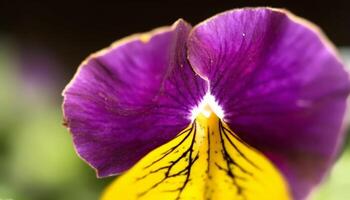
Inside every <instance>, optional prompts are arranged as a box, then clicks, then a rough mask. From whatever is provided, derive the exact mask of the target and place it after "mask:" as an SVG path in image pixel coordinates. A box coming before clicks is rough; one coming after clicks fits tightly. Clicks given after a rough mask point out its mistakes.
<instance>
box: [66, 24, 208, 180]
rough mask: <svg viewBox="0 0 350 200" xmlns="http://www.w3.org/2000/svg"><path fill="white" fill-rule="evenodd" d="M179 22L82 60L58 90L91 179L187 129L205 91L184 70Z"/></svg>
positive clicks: (186, 30) (184, 34) (183, 34)
mask: <svg viewBox="0 0 350 200" xmlns="http://www.w3.org/2000/svg"><path fill="white" fill-rule="evenodd" d="M190 29H191V27H190V25H188V24H187V23H185V22H184V21H182V20H179V21H178V22H176V23H175V24H174V25H173V26H172V27H165V28H162V29H158V30H156V31H153V32H151V33H148V35H141V36H139V35H137V36H133V37H131V38H127V39H124V40H122V41H120V42H117V43H116V44H114V45H112V46H111V47H110V48H108V49H106V50H103V51H101V52H99V53H97V54H94V55H92V56H90V57H89V58H88V59H87V60H86V61H84V62H83V63H82V65H81V66H80V68H79V70H78V72H77V74H76V75H75V77H74V79H73V80H72V81H71V83H70V84H69V85H68V86H67V88H66V89H65V91H64V103H63V109H64V116H65V121H66V123H67V126H68V128H69V129H70V131H71V133H72V135H73V139H74V144H75V147H76V150H77V152H78V154H79V155H80V156H81V157H82V158H83V159H84V160H86V161H87V162H88V163H89V164H90V165H91V166H92V167H94V168H95V169H96V170H97V173H98V175H99V176H108V175H113V174H117V173H120V172H122V171H124V170H126V169H128V168H129V167H130V166H132V165H133V164H134V163H135V162H137V161H138V160H139V159H140V158H141V157H142V156H144V155H145V154H146V153H148V152H149V151H150V150H152V149H154V148H155V147H157V146H159V145H161V144H163V143H165V142H167V141H168V140H169V139H171V138H173V137H174V136H175V135H176V134H177V133H179V132H180V131H181V130H182V129H184V128H185V127H186V126H187V125H188V124H189V122H190V115H191V113H190V111H191V108H192V107H194V106H196V105H197V104H198V103H199V101H200V100H201V98H202V97H203V96H204V94H205V92H206V91H207V85H206V83H205V81H204V80H203V79H201V78H200V77H199V76H196V75H195V73H194V72H193V70H192V68H191V67H190V66H189V64H188V63H187V59H186V51H185V42H186V39H187V37H188V33H189V31H190Z"/></svg>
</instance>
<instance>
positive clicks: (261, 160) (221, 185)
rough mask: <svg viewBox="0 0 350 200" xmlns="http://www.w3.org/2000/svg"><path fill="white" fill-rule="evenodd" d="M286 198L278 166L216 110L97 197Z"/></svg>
mask: <svg viewBox="0 0 350 200" xmlns="http://www.w3.org/2000/svg"><path fill="white" fill-rule="evenodd" d="M136 199H140V200H210V199H212V200H226V199H227V200H236V199H237V200H240V199H242V200H274V199H278V200H289V199H291V196H290V193H289V189H288V185H287V182H286V180H285V179H284V177H283V176H282V175H281V173H280V172H279V170H278V169H277V168H276V167H275V166H274V165H273V164H272V163H271V162H270V161H269V160H268V159H267V158H266V157H265V156H264V155H263V154H262V153H260V152H258V151H257V150H256V149H253V148H252V147H250V146H249V145H247V144H246V143H244V141H242V140H241V139H240V138H239V137H238V136H237V135H236V134H235V133H234V132H233V131H231V130H230V129H229V127H228V126H227V125H226V124H225V123H224V122H222V121H221V120H220V119H219V118H218V117H217V116H216V115H215V114H214V113H210V114H209V115H208V113H207V112H205V115H204V114H199V115H198V116H197V118H196V120H195V121H194V122H193V123H192V124H191V125H190V126H189V127H187V128H186V129H185V130H184V131H182V132H181V133H179V134H178V136H177V137H176V138H174V139H173V140H171V141H170V142H168V143H166V144H164V145H163V146H161V147H159V148H157V149H155V150H153V151H152V152H150V153H149V154H148V155H146V156H145V157H144V158H143V159H142V160H141V161H139V162H138V163H137V164H136V165H135V166H134V167H133V168H131V169H130V170H129V171H128V172H126V173H125V174H124V175H122V176H121V177H119V178H117V180H116V181H115V182H114V183H112V184H111V185H110V186H109V187H108V188H107V189H106V191H105V192H104V194H103V195H102V198H101V200H136Z"/></svg>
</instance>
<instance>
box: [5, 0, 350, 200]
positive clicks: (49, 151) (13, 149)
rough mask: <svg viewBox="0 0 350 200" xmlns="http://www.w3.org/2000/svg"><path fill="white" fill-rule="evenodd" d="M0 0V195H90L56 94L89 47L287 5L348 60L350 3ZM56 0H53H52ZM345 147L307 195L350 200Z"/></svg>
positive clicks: (66, 198)
mask: <svg viewBox="0 0 350 200" xmlns="http://www.w3.org/2000/svg"><path fill="white" fill-rule="evenodd" d="M50 2H51V1H48V2H46V3H38V2H36V1H23V2H21V3H15V1H6V0H2V1H0V8H3V9H2V11H1V12H0V200H96V199H98V197H99V195H100V194H101V192H102V191H103V188H104V187H105V186H106V185H108V183H110V182H111V181H112V180H113V178H107V179H97V178H96V175H95V172H94V171H93V170H92V169H91V168H90V167H89V166H88V165H86V164H85V163H84V162H83V161H82V160H80V159H79V158H78V156H77V155H76V153H75V151H74V148H73V144H72V140H71V137H70V134H69V133H68V131H67V130H66V128H65V127H64V126H63V125H62V113H61V112H62V111H61V103H62V97H61V91H62V90H63V88H64V86H65V85H66V84H67V83H68V81H69V80H70V78H71V77H72V76H73V74H74V72H75V71H76V68H77V66H78V65H79V63H80V62H81V61H82V60H83V59H84V58H85V57H87V56H88V55H89V54H90V53H92V52H95V51H97V50H99V49H102V48H104V47H106V46H107V45H109V44H110V43H111V42H113V41H114V40H116V39H118V38H121V37H124V36H127V35H129V34H132V33H135V32H140V31H147V30H150V29H152V28H155V27H158V26H163V25H167V24H171V23H172V22H174V21H175V20H176V19H178V18H180V17H183V18H184V19H186V20H188V21H189V22H191V23H193V24H196V23H198V22H200V21H202V20H204V19H206V18H208V17H210V16H212V15H213V14H215V13H218V12H221V11H224V10H228V9H232V8H237V7H244V6H273V7H283V8H287V9H289V10H291V11H292V12H294V13H295V14H297V15H300V16H302V17H305V18H307V19H309V20H311V21H313V22H315V23H316V24H318V25H320V26H321V27H322V28H323V29H324V31H325V32H326V34H327V35H328V36H329V37H330V39H331V40H332V41H334V42H335V44H336V45H337V46H342V48H341V52H342V56H343V58H344V60H346V62H347V64H348V65H350V49H349V48H346V46H350V37H349V35H350V13H349V9H348V8H349V2H350V1H346V0H344V1H338V0H333V1H332V2H329V1H325V2H323V1H318V2H317V4H315V3H314V1H310V2H308V1H303V2H302V3H300V2H299V3H298V2H297V1H282V0H281V1H273V0H271V1H260V0H259V1H249V3H248V2H247V1H240V0H237V1H222V2H221V3H213V2H210V1H208V2H206V1H201V4H198V3H197V4H196V3H193V2H192V3H190V2H189V1H188V2H187V1H186V4H185V5H184V3H180V1H170V2H166V1H164V2H162V3H159V2H152V1H147V2H146V1H143V2H141V1H138V2H136V1H135V2H133V1H127V2H123V1H116V2H114V3H113V4H105V3H94V4H88V2H86V1H84V2H78V1H74V2H69V4H63V3H59V4H55V3H50ZM52 2H54V1H52ZM349 189H350V144H349V142H347V143H346V145H345V147H344V149H343V153H342V154H341V156H340V157H339V160H338V162H337V163H336V165H335V166H334V168H333V170H332V171H331V173H330V176H329V177H328V178H327V179H326V180H325V181H324V184H322V185H321V186H320V187H319V188H317V189H315V191H314V193H313V194H312V197H310V199H313V200H348V199H350V191H349Z"/></svg>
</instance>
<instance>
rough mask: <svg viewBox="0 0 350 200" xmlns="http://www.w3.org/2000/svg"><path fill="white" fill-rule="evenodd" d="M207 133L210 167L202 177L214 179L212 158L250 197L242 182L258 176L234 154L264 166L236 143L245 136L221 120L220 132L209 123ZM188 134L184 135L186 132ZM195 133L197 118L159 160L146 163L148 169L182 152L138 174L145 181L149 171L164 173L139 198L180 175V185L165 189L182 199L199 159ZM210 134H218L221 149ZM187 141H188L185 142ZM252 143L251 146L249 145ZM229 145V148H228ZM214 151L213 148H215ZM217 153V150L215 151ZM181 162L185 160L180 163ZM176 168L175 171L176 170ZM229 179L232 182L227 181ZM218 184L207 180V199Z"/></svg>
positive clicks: (244, 197) (240, 193) (138, 179)
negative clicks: (195, 146) (213, 129)
mask: <svg viewBox="0 0 350 200" xmlns="http://www.w3.org/2000/svg"><path fill="white" fill-rule="evenodd" d="M205 131H206V134H205V137H207V138H206V139H207V144H208V149H207V150H206V154H207V158H206V161H207V168H206V169H205V171H204V172H205V173H204V174H203V176H202V177H205V175H206V176H207V180H206V181H211V179H212V178H215V177H212V174H211V173H212V170H213V169H211V162H214V166H215V167H216V168H217V169H218V170H220V171H223V172H224V173H225V174H226V175H227V178H228V179H226V180H225V181H232V186H233V187H235V188H236V189H237V191H236V192H237V195H238V196H240V197H242V198H243V199H247V197H246V194H245V192H246V188H245V187H243V186H242V184H241V183H240V182H242V181H247V180H249V179H251V178H254V179H256V177H255V175H254V173H253V172H250V171H248V170H247V169H245V168H244V167H242V165H241V164H240V163H238V162H237V160H235V158H234V156H239V157H240V158H242V159H244V161H245V162H247V163H248V164H249V165H251V166H252V167H254V168H256V169H258V170H261V169H260V168H259V166H257V165H256V164H255V163H254V162H252V161H251V160H250V159H249V158H248V157H247V156H246V155H245V154H244V153H243V152H242V151H241V150H240V149H239V146H237V145H236V143H235V142H234V140H233V138H234V139H237V140H238V141H239V142H240V143H242V144H245V145H246V143H244V141H243V140H241V139H240V138H239V137H238V136H237V135H235V134H234V133H233V132H232V131H231V130H229V129H228V128H226V127H225V126H224V124H223V122H221V121H219V122H218V133H217V135H216V134H215V132H213V131H211V130H210V127H207V129H206V130H205ZM184 134H185V135H184ZM196 135H197V122H196V121H194V122H193V123H192V125H191V126H190V127H189V128H187V129H185V130H184V131H182V132H181V133H180V134H179V135H178V136H177V137H179V136H183V138H181V141H179V142H178V143H177V144H176V145H174V146H172V147H171V148H169V149H168V150H167V151H165V152H163V153H162V154H161V156H160V158H158V159H157V160H155V161H153V162H152V163H151V164H149V165H147V166H146V167H144V169H145V170H147V169H149V168H151V167H153V166H154V165H155V164H156V163H158V162H160V161H161V160H164V158H166V157H167V156H169V155H170V154H171V153H178V152H180V151H181V153H179V155H176V154H175V159H174V160H171V161H168V162H167V163H164V164H163V165H162V166H159V167H158V168H156V169H153V168H151V169H149V171H148V172H147V174H145V175H143V176H141V177H139V178H137V179H136V181H142V179H145V178H147V177H148V176H149V175H151V174H154V173H157V172H158V173H159V172H160V173H163V177H162V178H160V180H158V181H157V182H155V183H154V184H153V185H151V186H150V187H149V188H148V189H146V190H144V191H143V192H141V193H139V194H138V197H139V198H142V196H144V195H146V194H148V193H149V192H150V191H152V190H153V189H155V188H157V187H159V185H161V184H162V183H164V182H167V181H168V180H169V179H171V178H176V177H181V179H180V180H179V181H180V182H181V184H180V186H177V188H166V189H165V190H163V191H162V192H177V196H176V198H175V199H174V200H180V199H181V195H182V193H183V192H184V191H185V189H186V187H187V186H188V185H189V184H190V183H191V178H192V177H191V174H192V169H193V168H192V167H193V165H194V164H195V162H196V161H197V160H198V159H199V150H194V145H195V143H196V142H197V141H196ZM210 137H219V140H218V143H215V145H220V146H219V148H220V149H221V150H218V151H217V150H211V149H210V148H211V143H212V142H213V141H212V140H211V139H212V138H210ZM185 141H187V142H189V143H187V142H186V143H185ZM247 147H249V146H247ZM228 148H230V151H229V149H228ZM212 151H213V152H212ZM232 151H233V152H237V154H236V153H235V154H234V155H232ZM212 153H214V154H212ZM212 156H215V157H217V156H220V157H221V156H222V158H223V160H224V163H223V164H221V165H220V164H218V163H216V161H215V159H213V158H212ZM180 162H185V165H186V166H184V167H182V168H181V169H178V167H175V166H178V164H179V163H180ZM179 165H180V166H181V165H182V164H179ZM175 169H176V171H174V170H175ZM236 170H239V171H240V172H242V174H241V173H240V175H238V174H237V171H236ZM228 183H229V182H228ZM214 189H215V188H210V185H209V184H208V183H207V184H206V185H205V191H204V192H205V193H206V194H205V197H206V198H207V199H211V195H212V194H213V192H214Z"/></svg>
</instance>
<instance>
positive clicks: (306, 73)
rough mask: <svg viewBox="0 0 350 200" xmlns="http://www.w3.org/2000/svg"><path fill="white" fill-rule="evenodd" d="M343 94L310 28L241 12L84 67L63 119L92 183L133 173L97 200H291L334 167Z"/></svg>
mask: <svg viewBox="0 0 350 200" xmlns="http://www.w3.org/2000/svg"><path fill="white" fill-rule="evenodd" d="M349 91H350V83H349V77H348V74H347V73H346V72H345V70H344V68H343V65H342V63H341V61H340V60H339V58H338V56H337V55H336V52H335V49H334V48H333V46H332V45H331V43H330V42H328V41H327V39H326V37H325V36H323V35H322V33H321V32H320V30H319V29H318V28H317V27H316V26H314V25H312V24H310V23H309V22H307V21H305V20H303V19H300V18H298V17H296V16H294V15H292V14H291V13H289V12H287V11H285V10H279V9H271V8H245V9H235V10H231V11H227V12H224V13H221V14H218V15H216V16H214V17H212V18H210V19H208V20H206V21H204V22H202V23H200V24H198V25H196V26H195V27H191V26H190V25H189V24H188V23H186V22H185V21H184V20H178V21H177V22H176V23H174V25H173V26H171V27H164V28H160V29H156V30H155V31H152V32H150V33H146V34H138V35H134V36H131V37H128V38H126V39H123V40H121V41H118V42H116V43H115V44H113V45H112V46H111V47H108V48H107V49H105V50H102V51H100V52H98V53H96V54H93V55H91V56H90V57H89V58H88V59H87V60H85V61H84V62H83V63H82V64H81V66H80V68H79V70H78V72H77V73H76V75H75V77H74V78H73V80H72V81H71V82H70V84H69V85H68V86H67V87H66V89H65V91H64V93H63V95H64V102H63V110H64V118H65V121H66V123H67V126H68V128H69V129H70V131H71V133H72V136H73V140H74V144H75V147H76V150H77V152H78V154H79V155H80V156H81V158H82V159H84V160H85V161H86V162H87V163H89V164H90V165H91V166H92V167H93V168H94V169H96V172H97V174H98V176H99V177H105V176H111V175H116V174H119V173H122V172H124V171H126V170H128V169H130V168H131V167H132V166H134V167H132V168H131V169H130V170H128V171H127V172H126V174H125V175H123V176H122V177H120V178H118V179H117V180H116V182H115V183H114V184H112V186H111V187H110V188H109V189H107V190H106V193H105V194H104V195H103V198H102V199H103V200H112V199H247V200H251V199H280V200H282V199H298V200H299V199H304V198H306V196H307V195H308V194H309V192H310V191H311V189H312V188H313V187H314V186H315V185H317V184H318V183H319V182H320V181H321V180H322V178H323V177H324V175H325V174H326V173H327V171H328V170H329V168H330V166H331V165H332V163H333V162H334V160H335V157H336V155H337V153H338V150H339V147H340V144H341V143H342V139H343V137H344V134H343V133H344V132H343V131H342V121H343V118H344V111H345V106H346V98H347V96H348V94H349ZM204 97H211V98H215V103H217V104H218V105H219V106H221V108H222V110H223V116H220V114H219V113H215V112H214V111H212V109H213V108H212V107H213V105H212V103H213V102H211V103H209V104H210V105H205V103H208V102H205V103H204V104H201V102H202V100H203V99H205V100H207V98H204ZM198 107H199V108H202V110H200V111H199V112H196V109H195V108H198ZM206 113H209V114H208V115H206ZM140 159H141V160H140ZM136 163H137V164H136Z"/></svg>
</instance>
